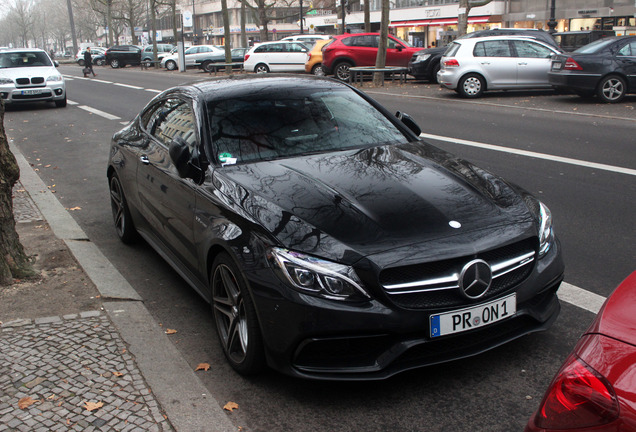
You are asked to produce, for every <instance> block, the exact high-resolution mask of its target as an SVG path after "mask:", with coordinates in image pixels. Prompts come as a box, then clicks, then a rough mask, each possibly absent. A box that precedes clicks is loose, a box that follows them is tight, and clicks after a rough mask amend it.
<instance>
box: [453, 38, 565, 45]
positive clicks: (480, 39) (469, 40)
mask: <svg viewBox="0 0 636 432" xmlns="http://www.w3.org/2000/svg"><path fill="white" fill-rule="evenodd" d="M500 39H506V40H531V41H535V42H540V43H542V44H544V45H548V44H547V43H546V42H544V41H543V40H541V39H537V38H535V37H533V36H529V35H495V36H477V37H471V38H464V39H455V40H454V41H453V43H476V42H479V41H484V40H500ZM552 48H555V47H552Z"/></svg>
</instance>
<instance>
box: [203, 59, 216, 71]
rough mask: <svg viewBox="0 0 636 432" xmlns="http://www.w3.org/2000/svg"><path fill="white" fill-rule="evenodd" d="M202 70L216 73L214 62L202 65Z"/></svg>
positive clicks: (207, 61)
mask: <svg viewBox="0 0 636 432" xmlns="http://www.w3.org/2000/svg"><path fill="white" fill-rule="evenodd" d="M201 69H203V70H204V71H206V72H214V68H213V67H212V62H211V61H210V60H206V61H204V62H203V64H202V65H201Z"/></svg>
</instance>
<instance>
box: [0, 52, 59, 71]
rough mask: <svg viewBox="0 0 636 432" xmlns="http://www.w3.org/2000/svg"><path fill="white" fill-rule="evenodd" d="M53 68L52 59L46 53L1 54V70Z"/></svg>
mask: <svg viewBox="0 0 636 432" xmlns="http://www.w3.org/2000/svg"><path fill="white" fill-rule="evenodd" d="M34 66H49V67H50V66H53V63H51V59H50V58H49V56H47V55H46V53H44V52H5V53H0V69H5V68H19V67H34Z"/></svg>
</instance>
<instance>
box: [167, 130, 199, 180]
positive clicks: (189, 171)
mask: <svg viewBox="0 0 636 432" xmlns="http://www.w3.org/2000/svg"><path fill="white" fill-rule="evenodd" d="M168 152H169V154H170V159H171V160H172V163H173V164H174V166H175V168H176V169H177V172H178V173H179V177H181V178H191V179H192V180H194V181H195V182H197V183H198V184H200V183H201V182H202V181H203V170H202V169H201V168H200V167H199V161H198V155H197V154H195V155H192V154H191V153H190V148H189V147H188V143H186V142H185V140H184V139H183V138H181V137H177V138H175V139H174V140H173V141H172V142H171V143H170V149H169V150H168ZM195 153H196V152H195Z"/></svg>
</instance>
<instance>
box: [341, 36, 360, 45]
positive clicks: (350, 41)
mask: <svg viewBox="0 0 636 432" xmlns="http://www.w3.org/2000/svg"><path fill="white" fill-rule="evenodd" d="M355 39H357V38H355V37H348V38H344V39H342V44H343V45H346V46H355V45H354V42H355Z"/></svg>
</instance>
